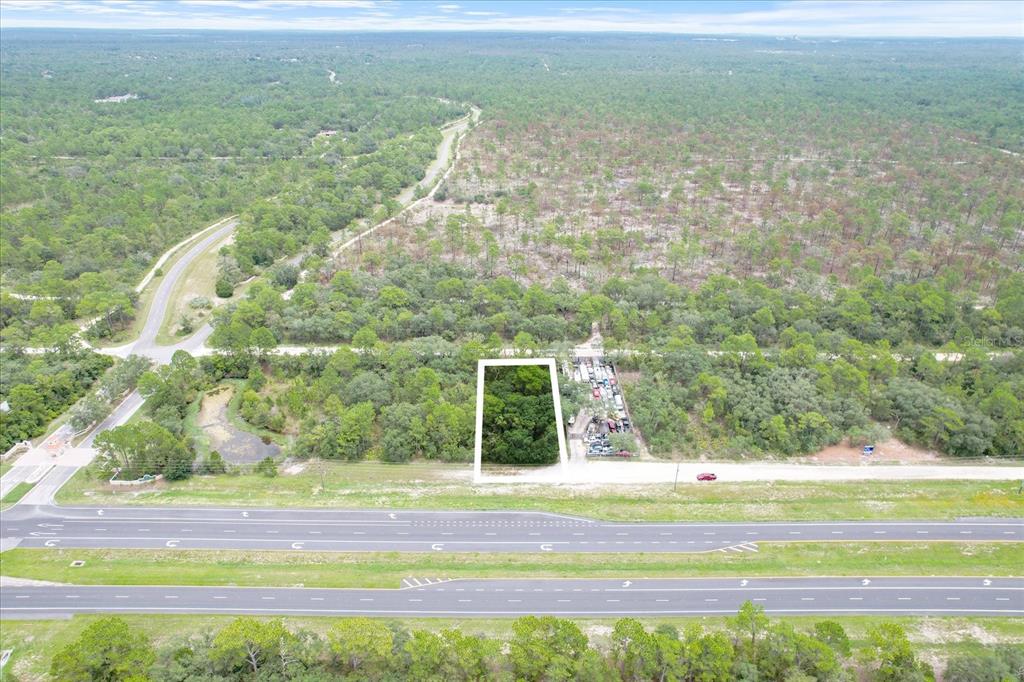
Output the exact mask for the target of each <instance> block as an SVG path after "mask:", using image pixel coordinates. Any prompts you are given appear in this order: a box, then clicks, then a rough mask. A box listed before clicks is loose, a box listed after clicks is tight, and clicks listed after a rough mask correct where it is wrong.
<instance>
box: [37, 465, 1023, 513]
mask: <svg viewBox="0 0 1024 682" xmlns="http://www.w3.org/2000/svg"><path fill="white" fill-rule="evenodd" d="M297 469H299V470H298V471H297V470H296V469H291V471H296V473H288V474H282V475H280V476H277V477H274V478H266V477H264V476H261V475H237V476H232V475H222V476H196V477H193V478H191V479H189V480H186V481H180V482H160V483H158V484H154V485H153V486H151V487H147V488H145V489H141V490H132V491H116V490H114V489H113V488H112V487H111V486H109V485H108V484H107V483H106V482H105V481H100V480H97V479H95V478H92V477H90V476H89V475H88V472H86V471H84V470H83V471H79V472H78V473H77V474H75V476H74V477H73V478H72V479H71V480H70V481H69V482H68V484H67V485H65V486H64V488H63V489H61V491H60V492H59V493H58V495H57V500H58V501H59V502H60V503H61V504H88V505H112V506H113V505H164V504H168V505H214V506H268V507H269V506H273V507H334V508H341V509H381V508H388V509H460V510H494V509H517V510H535V511H547V512H559V513H563V514H570V515H576V516H587V517H590V518H596V519H608V520H621V521H779V520H789V521H799V520H815V521H827V520H860V519H865V520H867V519H875V520H882V519H954V518H958V517H972V516H1003V517H1019V516H1024V495H1021V494H1020V493H1019V492H1018V485H1019V484H1018V483H1017V482H1015V481H870V482H835V481H826V482H816V483H806V482H765V483H716V484H713V485H697V484H687V485H680V486H679V487H678V489H676V490H673V488H672V485H671V484H667V485H621V486H610V485H609V486H579V487H572V488H569V487H561V486H546V485H530V484H515V485H493V484H492V485H480V486H474V485H471V484H470V483H469V481H468V480H467V477H468V466H454V465H444V464H433V463H415V464H407V465H387V464H380V463H372V462H365V463H338V462H324V463H321V462H308V463H301V464H299V465H298V466H297Z"/></svg>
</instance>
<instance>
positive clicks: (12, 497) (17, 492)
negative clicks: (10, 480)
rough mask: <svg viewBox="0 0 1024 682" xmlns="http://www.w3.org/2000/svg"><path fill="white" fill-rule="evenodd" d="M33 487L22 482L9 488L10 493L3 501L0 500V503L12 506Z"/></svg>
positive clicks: (33, 484)
mask: <svg viewBox="0 0 1024 682" xmlns="http://www.w3.org/2000/svg"><path fill="white" fill-rule="evenodd" d="M35 485H36V484H35V483H26V482H25V481H22V482H21V483H19V484H18V485H16V486H14V487H13V488H11V491H10V492H9V493H7V495H5V496H4V499H2V500H0V503H3V504H14V503H15V502H18V501H19V500H21V498H23V497H25V495H27V494H28V491H29V490H32V488H34V487H35Z"/></svg>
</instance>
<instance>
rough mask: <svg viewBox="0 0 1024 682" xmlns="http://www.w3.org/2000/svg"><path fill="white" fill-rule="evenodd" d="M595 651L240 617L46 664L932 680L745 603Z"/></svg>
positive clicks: (542, 625) (979, 675)
mask: <svg viewBox="0 0 1024 682" xmlns="http://www.w3.org/2000/svg"><path fill="white" fill-rule="evenodd" d="M607 640H608V641H607V642H606V643H603V644H600V645H599V644H597V643H595V642H592V641H591V638H590V637H588V635H587V634H586V633H585V632H584V630H583V629H582V628H581V627H580V625H578V624H576V623H574V622H573V621H571V620H565V619H561V618H554V617H551V616H544V617H537V616H527V617H524V618H519V619H517V620H515V621H514V622H513V623H512V625H511V633H510V635H509V636H508V637H507V638H498V637H492V636H487V635H479V634H472V633H470V632H465V631H462V630H460V629H458V628H455V627H452V628H447V629H442V630H439V631H433V630H428V629H422V630H421V629H417V630H409V629H407V628H406V627H404V626H403V625H402V624H400V623H387V622H384V621H381V620H374V619H369V618H344V619H340V620H337V621H335V622H334V624H333V625H331V627H330V628H329V629H328V630H327V632H326V633H320V632H314V631H310V630H295V629H290V628H288V627H287V626H286V625H285V624H284V623H283V622H282V621H281V620H268V619H258V618H251V617H242V618H237V619H236V620H234V621H232V622H230V623H229V624H227V625H225V626H223V627H221V628H219V629H218V630H216V631H212V632H205V633H203V634H201V635H191V636H179V637H176V638H174V639H173V640H172V641H170V642H167V643H165V644H163V645H160V646H157V645H154V644H153V642H152V641H151V640H150V639H149V637H148V636H147V635H146V634H145V633H144V632H141V631H139V630H136V629H133V628H132V627H131V626H130V625H128V623H126V622H125V621H124V620H122V619H120V618H117V617H111V618H102V619H99V620H96V621H94V622H92V623H90V624H89V625H88V626H87V627H86V628H85V629H84V630H83V631H82V633H81V635H79V637H78V638H77V639H76V640H74V641H72V642H70V643H68V644H67V645H66V646H65V647H64V648H63V649H60V650H58V651H56V652H55V653H54V656H53V659H52V665H51V668H50V674H51V675H52V676H53V677H54V678H55V679H60V680H98V679H102V680H111V681H112V682H120V681H122V680H124V681H128V680H142V679H145V680H153V682H178V681H184V680H203V681H208V682H215V681H220V680H302V681H303V682H319V681H320V680H338V679H344V680H417V681H418V682H428V681H429V682H434V681H436V682H442V681H443V682H455V681H462V680H465V681H468V680H482V679H487V680H496V681H506V680H507V681H509V682H511V681H512V680H522V681H524V682H541V681H542V680H587V681H588V682H643V681H647V680H685V681H690V680H692V681H697V680H700V681H701V682H732V681H737V680H740V681H743V680H746V681H751V682H752V681H754V680H778V681H779V682H781V681H782V680H786V681H787V682H796V681H797V680H801V681H803V680H819V681H822V682H846V681H852V680H867V681H868V682H895V681H897V680H899V681H901V682H927V681H928V680H934V679H935V673H936V670H935V669H934V668H933V666H932V665H931V664H929V663H926V662H925V661H923V660H922V659H921V657H920V656H919V655H918V654H917V652H916V651H915V647H914V645H913V644H912V643H911V642H910V641H909V640H908V639H907V635H906V633H905V632H904V630H903V628H902V627H901V626H900V625H898V624H896V623H890V622H881V623H879V624H877V625H875V626H872V627H870V628H869V629H868V631H867V634H866V641H865V642H864V643H863V645H854V643H853V642H851V640H850V637H849V636H848V635H847V633H846V631H845V629H844V628H843V626H842V625H841V624H840V623H837V622H836V621H830V620H823V621H820V622H817V623H814V624H813V626H811V628H810V629H809V630H808V631H806V632H805V631H801V630H798V629H796V628H794V627H793V626H792V625H789V624H788V623H786V622H783V621H772V620H771V619H770V618H769V617H768V616H767V615H766V614H765V613H764V610H763V609H762V608H761V607H758V606H754V605H752V604H751V603H750V602H747V603H746V604H744V605H743V607H741V609H740V610H739V612H738V613H737V615H736V616H735V617H733V618H730V619H729V622H728V625H727V627H726V628H723V629H712V630H709V629H706V628H705V627H703V626H702V625H701V624H700V623H693V624H691V625H688V626H686V628H685V629H684V630H683V631H682V632H680V631H679V630H678V629H677V628H676V627H675V626H673V625H669V624H663V625H659V626H658V627H657V628H655V629H654V630H649V629H647V628H646V627H645V626H644V625H643V624H642V623H641V622H639V621H637V620H635V619H632V618H623V619H620V620H619V621H617V622H616V623H615V625H614V627H613V628H611V633H610V634H609V635H608V637H607ZM940 670H941V672H942V674H943V676H942V679H943V680H945V682H989V681H991V682H1012V681H1018V680H1024V676H1022V673H1021V670H1024V649H1022V648H1021V647H1019V646H1014V645H1009V644H1007V645H996V646H992V647H989V648H988V649H987V650H981V651H977V652H965V653H958V654H954V655H952V656H950V657H949V658H948V660H946V661H945V662H944V665H943V666H942V668H940Z"/></svg>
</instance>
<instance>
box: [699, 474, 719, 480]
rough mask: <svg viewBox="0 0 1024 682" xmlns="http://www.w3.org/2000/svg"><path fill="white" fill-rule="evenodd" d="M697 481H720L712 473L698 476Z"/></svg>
mask: <svg viewBox="0 0 1024 682" xmlns="http://www.w3.org/2000/svg"><path fill="white" fill-rule="evenodd" d="M697 480H698V481H717V480H718V476H715V475H714V474H712V473H703V474H697Z"/></svg>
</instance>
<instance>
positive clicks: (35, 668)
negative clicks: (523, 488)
mask: <svg viewBox="0 0 1024 682" xmlns="http://www.w3.org/2000/svg"><path fill="white" fill-rule="evenodd" d="M102 617H104V616H99V615H79V616H74V617H73V618H70V619H67V620H64V619H60V620H6V621H4V624H3V627H2V628H0V649H14V652H13V654H12V655H11V660H10V662H9V663H8V667H7V668H6V669H5V670H6V671H11V672H13V673H14V674H15V675H17V677H18V679H19V680H23V681H24V680H41V679H47V678H46V675H47V672H48V671H49V668H50V660H51V659H52V658H53V655H54V654H55V653H56V652H58V651H60V650H61V649H62V648H63V647H65V646H67V645H68V644H70V643H71V642H73V641H74V640H75V639H76V638H77V637H78V636H79V634H80V633H81V632H82V630H84V629H85V628H86V627H87V626H88V625H89V624H90V623H92V622H94V621H96V620H98V619H99V618H102ZM121 618H123V619H124V620H125V621H126V622H127V623H128V624H129V626H130V627H131V628H132V629H133V630H138V631H141V632H144V633H145V634H146V635H147V636H148V637H149V638H150V639H151V641H152V642H153V643H154V644H155V645H157V646H159V647H165V646H168V645H170V644H172V643H173V642H177V641H181V640H184V639H186V638H188V637H191V636H195V635H202V634H206V633H209V632H217V631H218V630H220V629H221V628H223V627H224V626H226V625H227V624H228V623H230V622H231V621H232V620H233V619H234V616H206V615H190V616H171V615H124V616H121ZM261 619H262V620H270V619H269V618H261ZM282 620H283V622H284V624H285V626H286V627H288V628H289V629H290V630H292V631H295V630H299V629H304V630H311V631H314V632H318V633H321V634H323V633H325V632H326V631H327V630H329V629H330V627H331V626H332V625H333V624H334V623H336V622H337V621H338V620H339V619H338V618H331V617H320V618H310V617H304V618H283V619H282ZM388 620H389V621H393V622H398V623H401V625H403V626H404V627H406V628H408V629H411V630H433V631H436V630H441V629H444V628H453V627H456V628H459V629H461V630H463V631H464V632H469V633H474V634H482V635H488V636H492V637H502V638H508V637H510V636H511V627H512V620H484V619H469V618H461V619H453V618H445V619H433V620H426V619H388ZM574 620H575V622H576V623H578V624H579V626H580V627H581V628H582V629H583V631H584V632H585V633H587V635H588V637H589V638H590V641H591V642H592V643H593V644H594V645H596V646H601V647H606V646H607V645H608V633H609V632H610V631H611V626H612V625H613V624H614V622H615V621H614V620H609V619H574ZM640 620H641V621H643V622H644V624H645V625H646V626H647V627H648V628H653V627H655V626H657V625H658V624H660V623H671V624H673V625H675V626H676V627H678V628H679V629H680V630H682V629H684V628H685V626H686V625H688V624H690V623H693V622H700V623H701V624H702V625H704V626H705V627H706V628H708V629H722V628H724V627H726V623H727V621H726V619H725V618H722V617H705V618H658V619H652V618H641V619H640ZM772 620H773V621H775V620H782V619H779V618H773V619H772ZM784 620H785V621H787V622H789V623H791V624H792V625H793V626H794V627H795V628H796V629H798V630H801V631H807V630H810V629H812V628H813V626H814V623H816V622H819V621H821V620H825V618H823V617H813V616H793V617H786V618H785V619H784ZM828 620H833V621H837V622H839V623H840V624H841V625H842V626H843V627H844V628H845V629H846V632H847V634H848V635H849V636H850V640H851V643H852V644H853V646H854V649H855V650H856V649H858V648H860V647H862V646H864V644H865V642H866V636H865V633H866V631H867V629H868V628H869V627H871V626H873V625H876V624H878V623H880V622H883V621H884V622H895V623H899V624H900V625H902V626H903V627H904V629H905V630H906V632H907V634H908V636H909V637H910V639H911V641H913V642H914V644H915V649H916V650H917V652H918V654H919V655H920V656H921V657H922V658H924V659H925V660H928V661H929V662H931V663H932V664H933V665H934V664H938V665H941V664H942V663H941V662H942V661H944V660H945V659H946V658H947V657H948V656H949V655H951V654H954V653H961V652H968V651H979V650H982V649H983V648H984V647H985V644H982V643H981V642H1024V619H1020V618H960V617H956V618H953V617H935V618H909V617H901V618H884V617H875V616H833V617H830V618H828Z"/></svg>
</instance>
